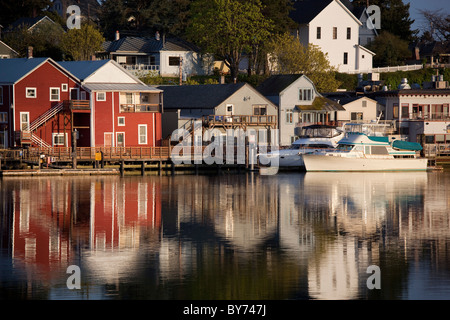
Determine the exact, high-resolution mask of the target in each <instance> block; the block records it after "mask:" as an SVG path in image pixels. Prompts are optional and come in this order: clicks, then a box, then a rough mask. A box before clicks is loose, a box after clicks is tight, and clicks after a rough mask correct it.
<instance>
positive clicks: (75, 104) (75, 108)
mask: <svg viewBox="0 0 450 320" xmlns="http://www.w3.org/2000/svg"><path fill="white" fill-rule="evenodd" d="M64 108H65V109H66V110H71V111H72V112H91V106H90V104H89V100H64Z"/></svg>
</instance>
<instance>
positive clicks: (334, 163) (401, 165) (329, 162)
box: [303, 154, 428, 172]
mask: <svg viewBox="0 0 450 320" xmlns="http://www.w3.org/2000/svg"><path fill="white" fill-rule="evenodd" d="M303 162H304V164H305V169H306V171H313V172H314V171H425V170H427V165H428V161H427V159H422V158H396V159H386V158H384V159H380V158H350V157H339V156H330V155H308V154H305V155H303Z"/></svg>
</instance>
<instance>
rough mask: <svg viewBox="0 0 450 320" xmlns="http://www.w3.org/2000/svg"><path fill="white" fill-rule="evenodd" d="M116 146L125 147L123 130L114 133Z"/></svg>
mask: <svg viewBox="0 0 450 320" xmlns="http://www.w3.org/2000/svg"><path fill="white" fill-rule="evenodd" d="M116 142H117V143H116V147H125V132H117V133H116Z"/></svg>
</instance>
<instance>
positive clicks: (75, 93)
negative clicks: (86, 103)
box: [70, 88, 78, 100]
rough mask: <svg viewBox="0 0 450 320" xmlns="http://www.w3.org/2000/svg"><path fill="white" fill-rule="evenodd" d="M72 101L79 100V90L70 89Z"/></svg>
mask: <svg viewBox="0 0 450 320" xmlns="http://www.w3.org/2000/svg"><path fill="white" fill-rule="evenodd" d="M70 100H78V89H74V88H72V89H70Z"/></svg>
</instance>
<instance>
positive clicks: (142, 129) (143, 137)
mask: <svg viewBox="0 0 450 320" xmlns="http://www.w3.org/2000/svg"><path fill="white" fill-rule="evenodd" d="M138 129H139V144H147V125H146V124H140V125H139V126H138Z"/></svg>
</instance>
